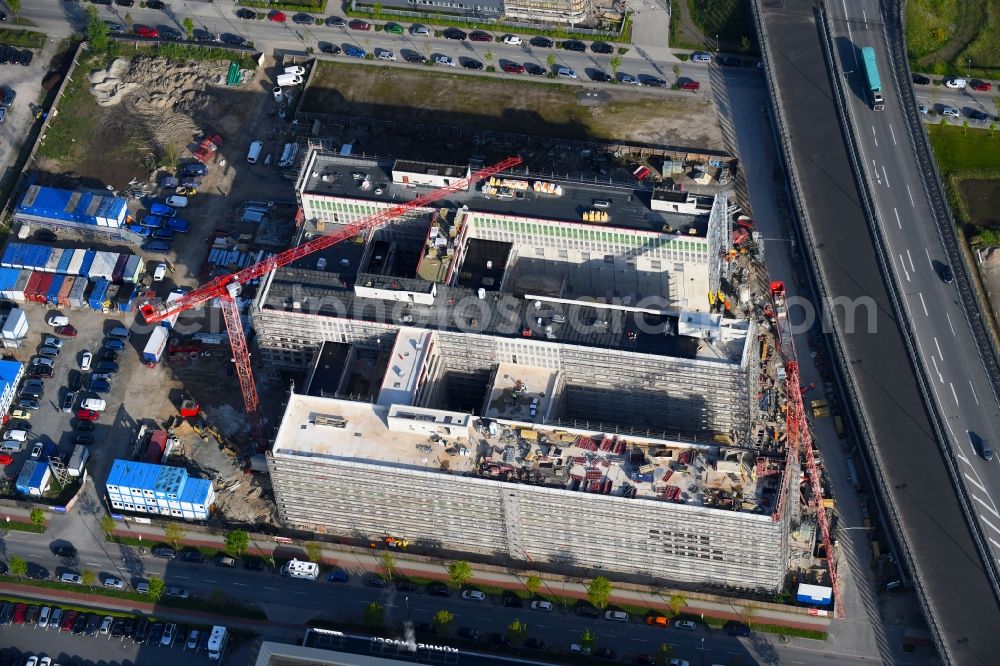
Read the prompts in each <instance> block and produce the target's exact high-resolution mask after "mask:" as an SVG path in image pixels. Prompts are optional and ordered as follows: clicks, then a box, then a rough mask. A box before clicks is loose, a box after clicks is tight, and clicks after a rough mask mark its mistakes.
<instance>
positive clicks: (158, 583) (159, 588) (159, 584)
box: [149, 576, 167, 600]
mask: <svg viewBox="0 0 1000 666" xmlns="http://www.w3.org/2000/svg"><path fill="white" fill-rule="evenodd" d="M165 589H167V584H166V583H164V582H163V579H162V578H157V577H155V576H153V577H151V578H150V579H149V596H150V597H151V598H153V599H157V600H158V599H159V598H160V597H162V596H163V591H164V590H165Z"/></svg>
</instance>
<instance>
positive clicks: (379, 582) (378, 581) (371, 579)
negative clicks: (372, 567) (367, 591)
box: [364, 574, 385, 588]
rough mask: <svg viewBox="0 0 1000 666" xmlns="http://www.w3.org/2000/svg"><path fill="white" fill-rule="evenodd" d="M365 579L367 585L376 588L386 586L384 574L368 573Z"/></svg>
mask: <svg viewBox="0 0 1000 666" xmlns="http://www.w3.org/2000/svg"><path fill="white" fill-rule="evenodd" d="M364 580H365V585H367V586H368V587H374V588H383V587H385V578H382V576H379V575H378V574H368V575H367V576H365V579H364Z"/></svg>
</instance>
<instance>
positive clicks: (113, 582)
mask: <svg viewBox="0 0 1000 666" xmlns="http://www.w3.org/2000/svg"><path fill="white" fill-rule="evenodd" d="M104 587H113V588H114V589H116V590H124V589H125V583H124V581H122V579H121V578H115V577H114V576H108V577H107V578H105V579H104Z"/></svg>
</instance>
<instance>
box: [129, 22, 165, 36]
mask: <svg viewBox="0 0 1000 666" xmlns="http://www.w3.org/2000/svg"><path fill="white" fill-rule="evenodd" d="M133 32H135V34H136V35H138V36H139V37H148V38H150V39H155V38H157V37H159V36H160V33H159V32H158V31H157V30H156V28H153V27H150V26H148V25H137V26H135V28H133Z"/></svg>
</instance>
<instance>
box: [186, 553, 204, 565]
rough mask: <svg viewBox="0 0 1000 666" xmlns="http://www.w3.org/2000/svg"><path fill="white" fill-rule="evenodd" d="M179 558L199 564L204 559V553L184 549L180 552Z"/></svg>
mask: <svg viewBox="0 0 1000 666" xmlns="http://www.w3.org/2000/svg"><path fill="white" fill-rule="evenodd" d="M181 559H182V560H184V561H185V562H193V563H195V564H201V563H202V562H204V561H205V554H204V553H202V552H201V551H200V550H193V549H192V550H185V551H182V552H181Z"/></svg>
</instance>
